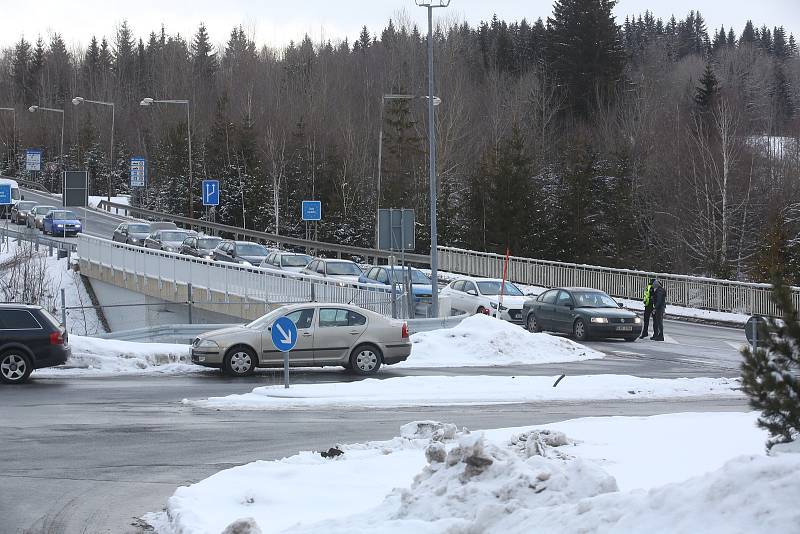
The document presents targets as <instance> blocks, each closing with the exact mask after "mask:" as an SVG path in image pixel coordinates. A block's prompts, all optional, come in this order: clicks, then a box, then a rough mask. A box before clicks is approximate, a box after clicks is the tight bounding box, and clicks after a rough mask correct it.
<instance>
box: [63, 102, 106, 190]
mask: <svg viewBox="0 0 800 534" xmlns="http://www.w3.org/2000/svg"><path fill="white" fill-rule="evenodd" d="M83 103H87V104H97V105H100V106H111V155H110V156H109V157H110V162H111V172H110V173H109V175H108V201H109V202H111V177H112V176H113V175H114V114H115V113H114V110H115V107H114V103H113V102H102V101H100V100H89V99H88V98H83V97H82V96H76V97H75V98H73V99H72V104H73V105H75V106H80V105H81V104H83ZM95 194H96V193H95Z"/></svg>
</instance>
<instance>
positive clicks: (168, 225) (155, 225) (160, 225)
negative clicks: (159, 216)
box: [149, 221, 178, 234]
mask: <svg viewBox="0 0 800 534" xmlns="http://www.w3.org/2000/svg"><path fill="white" fill-rule="evenodd" d="M149 224H150V233H151V234H152V233H153V232H155V231H156V230H177V229H178V225H177V224H175V223H174V222H172V221H155V222H151V223H149Z"/></svg>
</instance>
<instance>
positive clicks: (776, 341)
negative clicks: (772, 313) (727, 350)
mask: <svg viewBox="0 0 800 534" xmlns="http://www.w3.org/2000/svg"><path fill="white" fill-rule="evenodd" d="M773 287H774V289H773V297H772V298H773V301H774V302H775V303H776V304H777V306H778V309H779V310H780V311H781V314H782V317H781V319H782V322H778V321H775V320H770V321H768V323H767V326H766V327H762V328H761V329H760V331H759V332H758V338H759V339H760V340H763V345H762V344H759V346H758V347H756V349H755V350H752V348H750V347H748V348H745V349H744V350H742V355H743V357H744V362H743V363H742V389H743V390H744V392H745V393H746V394H747V395H748V396H749V397H750V405H751V406H752V407H753V408H755V409H757V410H760V411H761V416H760V417H759V418H758V425H759V426H760V427H762V428H764V429H766V430H767V431H769V433H770V438H769V440H768V442H767V446H768V447H772V446H773V445H775V444H777V443H787V442H790V441H794V440H796V439H798V437H800V322H798V320H797V309H796V308H795V307H794V303H793V302H792V294H791V292H790V290H789V288H788V287H786V286H785V285H784V284H783V282H782V281H781V280H780V278H778V277H776V279H775V282H774V284H773Z"/></svg>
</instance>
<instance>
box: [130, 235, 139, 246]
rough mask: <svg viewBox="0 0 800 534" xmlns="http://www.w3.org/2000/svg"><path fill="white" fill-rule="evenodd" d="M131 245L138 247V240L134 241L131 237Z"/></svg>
mask: <svg viewBox="0 0 800 534" xmlns="http://www.w3.org/2000/svg"><path fill="white" fill-rule="evenodd" d="M131 243H132V244H134V245H138V244H139V240H138V239H136V238H135V237H132V238H131Z"/></svg>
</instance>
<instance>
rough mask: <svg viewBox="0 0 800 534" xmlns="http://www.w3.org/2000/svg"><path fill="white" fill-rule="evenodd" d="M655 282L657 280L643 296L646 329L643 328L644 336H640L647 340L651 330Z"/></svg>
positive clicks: (648, 287)
mask: <svg viewBox="0 0 800 534" xmlns="http://www.w3.org/2000/svg"><path fill="white" fill-rule="evenodd" d="M655 281H656V279H655V278H653V279H651V280H650V283H649V284H647V287H646V288H645V289H644V295H643V296H642V303H643V304H644V327H643V328H642V335H641V336H639V338H640V339H644V338H646V337H647V331H648V330H650V316H651V315H652V314H653V282H655Z"/></svg>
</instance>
